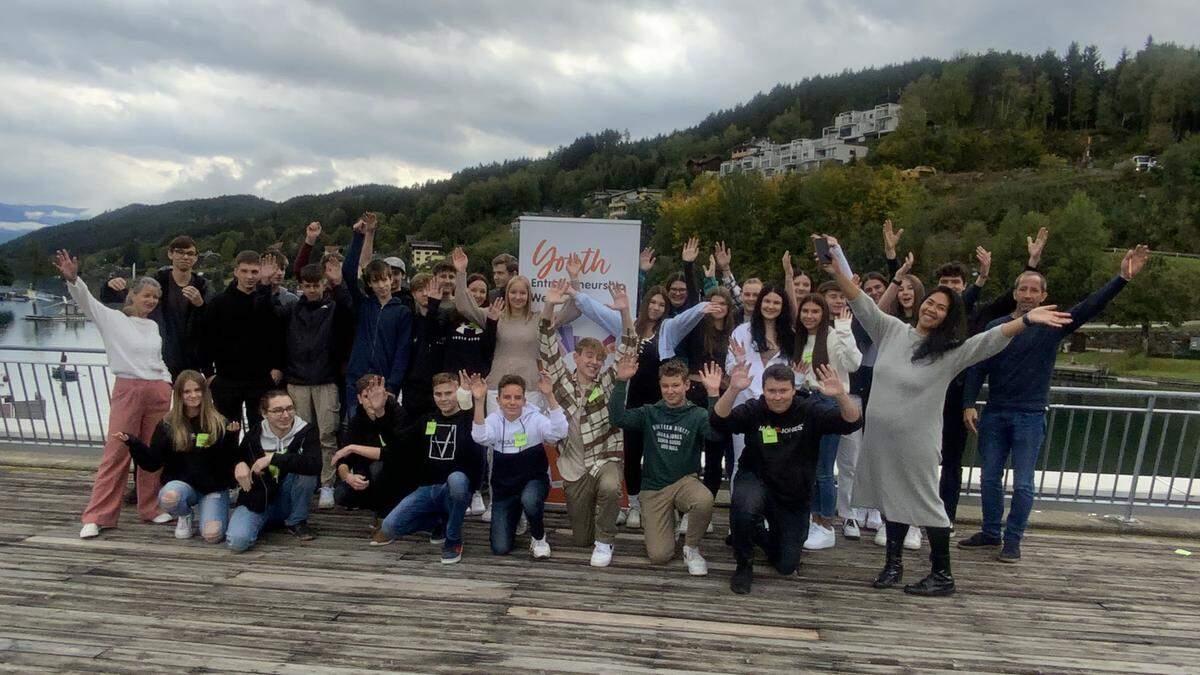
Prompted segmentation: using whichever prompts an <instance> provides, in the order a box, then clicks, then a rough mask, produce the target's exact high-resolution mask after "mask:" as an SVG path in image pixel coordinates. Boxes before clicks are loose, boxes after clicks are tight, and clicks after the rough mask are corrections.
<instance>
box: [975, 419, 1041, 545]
mask: <svg viewBox="0 0 1200 675" xmlns="http://www.w3.org/2000/svg"><path fill="white" fill-rule="evenodd" d="M1045 438H1046V414H1045V413H1044V412H1040V411H1039V412H1028V411H1023V410H994V409H992V408H990V407H989V408H984V409H983V415H982V416H981V419H980V420H979V455H980V457H981V459H982V463H983V466H982V471H981V473H982V493H983V497H982V502H983V533H984V534H985V535H988V536H991V537H996V538H999V537H1000V521H1001V520H1002V519H1003V518H1004V465H1005V464H1007V463H1008V458H1009V455H1012V468H1013V496H1012V506H1011V509H1010V510H1009V513H1008V522H1007V523H1006V525H1005V527H1004V539H1005V541H1010V542H1013V543H1020V541H1021V537H1022V536H1024V534H1025V524H1026V523H1027V522H1028V521H1029V512H1030V511H1032V510H1033V493H1034V486H1033V471H1034V469H1035V468H1036V467H1037V460H1038V453H1039V452H1040V451H1041V449H1042V441H1044V440H1045Z"/></svg>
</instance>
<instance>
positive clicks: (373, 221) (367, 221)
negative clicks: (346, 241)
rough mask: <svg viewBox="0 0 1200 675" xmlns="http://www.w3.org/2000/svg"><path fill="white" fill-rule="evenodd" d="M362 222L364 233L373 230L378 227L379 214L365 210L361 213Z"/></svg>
mask: <svg viewBox="0 0 1200 675" xmlns="http://www.w3.org/2000/svg"><path fill="white" fill-rule="evenodd" d="M362 222H363V233H364V234H369V233H371V232H374V231H375V229H376V228H378V227H379V214H378V213H373V212H371V211H367V212H366V213H364V214H363V217H362Z"/></svg>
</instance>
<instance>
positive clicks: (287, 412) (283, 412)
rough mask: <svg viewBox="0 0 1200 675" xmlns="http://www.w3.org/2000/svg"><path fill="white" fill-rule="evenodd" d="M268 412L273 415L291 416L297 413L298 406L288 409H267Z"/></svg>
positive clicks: (288, 407) (290, 406)
mask: <svg viewBox="0 0 1200 675" xmlns="http://www.w3.org/2000/svg"><path fill="white" fill-rule="evenodd" d="M267 412H269V413H271V414H272V415H290V414H292V413H294V412H296V406H294V405H289V406H287V407H286V408H267Z"/></svg>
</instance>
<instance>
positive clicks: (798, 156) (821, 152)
mask: <svg viewBox="0 0 1200 675" xmlns="http://www.w3.org/2000/svg"><path fill="white" fill-rule="evenodd" d="M899 114H900V105H899V104H897V103H884V104H882V105H877V106H875V108H874V109H872V110H851V111H848V112H844V113H839V114H838V116H837V117H835V118H834V120H833V121H834V124H833V126H828V127H825V129H824V130H823V131H822V134H821V138H816V139H811V138H797V139H795V140H792V141H789V142H787V143H772V142H771V141H769V140H765V139H755V140H752V141H750V142H748V143H743V144H742V145H739V146H738V147H736V148H734V149H733V153H732V155H731V158H730V159H729V160H728V161H726V162H722V163H721V175H722V176H727V175H729V174H731V173H734V172H739V171H757V172H759V173H761V174H763V175H764V176H775V175H778V174H783V173H788V172H791V171H809V170H811V169H815V168H817V167H819V166H821V165H823V164H828V163H829V162H837V163H839V164H845V163H847V162H849V161H850V160H852V159H862V158H864V157H866V156H867V146H865V145H852V144H850V141H864V140H866V139H867V138H878V137H879V136H880V135H882V134H885V133H890V132H892V131H895V130H896V125H897V123H898V122H899V119H900V118H899Z"/></svg>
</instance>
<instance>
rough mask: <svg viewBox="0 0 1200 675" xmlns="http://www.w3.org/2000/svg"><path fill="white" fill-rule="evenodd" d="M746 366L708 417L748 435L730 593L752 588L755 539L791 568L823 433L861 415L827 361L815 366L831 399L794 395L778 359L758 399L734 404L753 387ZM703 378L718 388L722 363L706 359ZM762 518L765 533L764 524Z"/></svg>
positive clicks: (850, 427) (854, 424)
mask: <svg viewBox="0 0 1200 675" xmlns="http://www.w3.org/2000/svg"><path fill="white" fill-rule="evenodd" d="M749 370H750V367H749V364H747V363H745V362H742V363H739V364H737V365H736V366H734V368H733V370H731V371H730V373H729V388H728V389H726V390H725V393H724V394H722V395H721V398H720V399H718V400H717V402H716V404H715V405H714V406H713V410H712V413H711V415H710V422H711V424H712V427H713V429H716V430H719V431H723V432H725V433H730V434H745V436H746V448H745V450H743V451H742V456H741V458H740V459H739V461H738V472H737V475H736V476H735V477H734V486H733V502H732V504H731V505H730V523H731V525H732V529H733V550H734V553H735V555H736V557H737V570H736V571H735V572H734V573H733V579H731V580H730V582H729V587H730V589H732V590H733V592H734V593H749V592H750V584H751V582H752V580H753V576H754V573H753V567H752V564H751V563H752V561H753V559H754V545H755V544H756V543H757V544H759V545H760V546H761V547H762V548H763V550H764V551H765V552H766V553H767V557H768V558H769V559H770V561H771V564H772V565H774V567H775V569H776V570H778V571H779V573H780V574H791V573H792V572H795V571H796V567H797V566H799V563H800V551H801V549H802V548H803V547H804V540H805V539H806V538H807V537H808V516H809V513H808V505H809V492H810V489H811V486H812V482H813V476H814V475H815V472H816V465H817V455H818V452H819V446H820V441H821V437H822V436H824V435H826V434H834V435H838V436H841V435H844V434H848V433H850V432H852V431H854V430H855V429H857V428H858V427H859V426H860V419H861V418H862V410H861V409H860V408H859V406H858V404H857V403H855V402H854V401H853V400H851V398H850V396H849V395H848V394H847V393H846V390H845V389H844V388H843V387H842V384H841V381H840V380H839V379H838V375H837V373H836V372H835V371H834V370H832V369H831V368H829V367H828V366H819V367H818V369H817V375H818V376H819V377H820V381H821V390H822V393H824V394H825V396H826V397H828V398H824V397H817V396H797V395H796V389H795V376H794V373H793V372H792V369H791V368H788V367H787V366H785V365H783V364H775V365H773V366H770V367H768V368H767V369H766V371H764V372H763V376H762V380H763V393H762V396H760V397H759V398H756V399H752V400H749V401H746V402H745V403H743V404H741V405H739V406H737V407H736V408H734V407H733V402H734V400H735V399H736V398H737V396H738V394H740V393H741V392H742V390H744V389H746V388H747V387H749V386H750V375H749ZM704 379H705V383H706V384H708V383H710V382H711V383H713V384H715V385H716V386H719V385H720V380H721V371H720V368H718V367H716V366H715V365H713V364H710V365H709V367H706V368H705V371H704ZM829 398H832V399H833V400H834V402H835V403H836V404H831V403H829V401H828V399H829ZM763 518H766V521H767V525H768V528H769V532H765V531H763V529H762V525H761V523H762V519H763Z"/></svg>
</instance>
